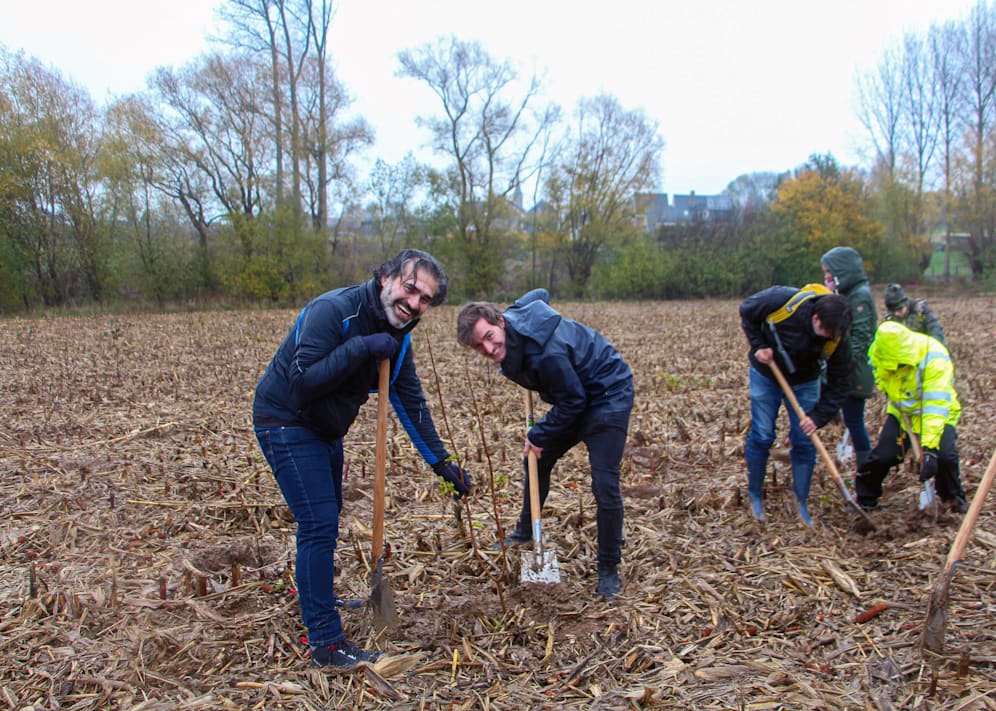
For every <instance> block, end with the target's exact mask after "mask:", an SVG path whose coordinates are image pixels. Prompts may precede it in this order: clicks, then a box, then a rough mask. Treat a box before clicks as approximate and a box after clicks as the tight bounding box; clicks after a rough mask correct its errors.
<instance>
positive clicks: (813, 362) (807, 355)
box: [740, 286, 851, 526]
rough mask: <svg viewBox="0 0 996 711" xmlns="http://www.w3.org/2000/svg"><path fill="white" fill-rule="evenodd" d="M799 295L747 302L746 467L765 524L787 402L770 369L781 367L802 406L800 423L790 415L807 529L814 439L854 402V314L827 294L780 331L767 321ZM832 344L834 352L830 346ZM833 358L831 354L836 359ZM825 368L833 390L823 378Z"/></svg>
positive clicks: (778, 293)
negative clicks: (767, 479) (766, 492)
mask: <svg viewBox="0 0 996 711" xmlns="http://www.w3.org/2000/svg"><path fill="white" fill-rule="evenodd" d="M798 293H799V290H798V289H796V288H794V287H791V286H772V287H769V288H767V289H765V290H763V291H759V292H757V293H756V294H753V295H751V296H748V297H747V298H746V299H744V300H743V302H742V303H741V304H740V325H741V327H742V328H743V331H744V334H745V335H746V336H747V341H748V343H749V344H750V351H749V352H748V356H747V357H748V359H749V361H750V371H749V382H750V430H749V431H748V432H747V440H746V442H745V444H744V459H745V460H746V464H747V494H748V498H749V499H750V504H751V511H752V513H753V514H754V517H755V518H756V519H757V520H758V521H761V522H763V521H764V496H763V488H764V476H765V473H766V470H767V467H768V456H769V454H770V452H771V445H772V444H773V443H774V441H775V425H776V420H777V417H778V410H779V408H780V407H781V405H782V402H783V401H786V397H785V394H784V393H783V392H782V389H781V386H780V385H779V384H778V380H777V379H776V378H775V375H774V373H773V372H772V370H771V368H770V367H769V364H770V363H772V362H773V361H774V362H776V363H777V364H778V368H779V370H781V371H782V374H783V375H784V376H785V379H786V380H787V381H788V384H789V387H791V388H792V392H793V393H794V394H795V398H796V400H798V401H799V406H800V407H801V408H802V410H803V412H805V413H806V416H805V417H804V418H802V419H801V420H800V419H799V417H798V416H797V415H796V413H795V410H794V409H793V408H792V407H787V410H788V415H789V442H790V443H791V450H790V453H789V457H790V460H791V462H792V491H793V493H794V494H795V499H796V504H797V506H798V511H799V517H800V518H801V519H802V521H803V523H805V524H806V525H807V526H812V525H813V521H812V518H811V517H810V515H809V508H808V506H807V500H808V499H809V486H810V483H811V482H812V479H813V468H814V467H815V466H816V446H815V445H814V444H813V441H812V440H811V439H810V436H811V435H812V434H813V433H814V432H816V430H817V429H819V428H820V427H823V426H824V425H825V424H826V423H827V422H829V421H830V419H831V418H832V417H833V416H834V415H835V414H836V412H837V410H839V409H840V404H841V403H842V402H843V401H844V398H845V397H846V396H847V391H848V388H849V378H848V362H849V355H848V352H849V351H848V349H849V346H848V343H847V332H848V329H849V328H850V325H851V307H850V305H849V304H848V302H847V299H846V298H845V297H844V296H841V295H840V294H822V295H819V296H813V297H812V298H810V299H808V300H805V301H802V302H801V303H799V304H798V305H797V306H796V307H795V309H794V310H793V311H792V315H791V316H790V317H789V318H786V319H785V320H783V321H781V322H779V323H778V325H777V327H773V326H772V325H771V324H769V323H768V317H769V316H770V315H772V314H774V313H775V312H776V311H779V310H780V309H782V307H783V306H784V305H785V303H786V302H787V301H788V300H789V299H790V298H792V297H793V296H795V295H796V294H798ZM831 344H832V347H831ZM828 351H832V352H829V354H828ZM823 363H825V364H826V384H825V386H823V387H821V385H820V376H821V372H822V370H823Z"/></svg>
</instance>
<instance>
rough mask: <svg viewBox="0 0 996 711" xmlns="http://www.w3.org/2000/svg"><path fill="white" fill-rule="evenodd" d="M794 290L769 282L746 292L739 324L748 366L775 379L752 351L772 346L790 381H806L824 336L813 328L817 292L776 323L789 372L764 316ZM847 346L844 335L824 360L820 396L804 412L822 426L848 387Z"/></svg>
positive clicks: (812, 375)
mask: <svg viewBox="0 0 996 711" xmlns="http://www.w3.org/2000/svg"><path fill="white" fill-rule="evenodd" d="M797 291H798V289H796V288H795V287H792V286H772V287H769V288H767V289H765V290H763V291H759V292H757V293H756V294H753V295H752V296H748V297H747V298H746V299H744V301H743V302H742V303H741V304H740V325H741V326H742V327H743V330H744V333H745V334H746V335H747V340H748V341H749V342H750V353H749V354H748V358H749V359H750V364H751V366H752V367H753V368H754V369H755V370H757V371H758V372H759V373H761V375H763V376H765V377H766V378H769V379H771V380H775V376H774V373H772V372H771V368H769V367H768V366H766V365H764V364H763V363H760V362H759V361H758V360H757V358H756V357H755V355H754V353H755V351H757V350H760V349H761V348H772V349H774V351H775V358H776V360H777V362H778V367H779V368H780V369H781V371H782V374H783V375H784V376H785V379H786V380H787V381H788V382H789V383H790V384H791V385H797V384H799V383H807V382H810V381H812V380H816V379H817V378H819V377H820V375H821V372H822V366H821V363H820V355H821V354H822V352H823V346H824V345H825V344H826V342H827V339H826V338H822V337H821V336H817V335H816V331H814V330H813V307H814V305H815V303H816V300H817V299H820V298H823V297H820V296H816V297H813V298H812V299H810V300H808V301H806V302H803V303H802V304H801V305H800V306H799V308H798V309H797V310H796V312H795V313H794V314H792V316H790V317H789V318H787V319H785V320H784V321H782V322H781V323H779V324H778V325H777V326H776V328H777V330H778V337H779V339H780V340H781V343H782V346H783V347H784V348H785V350H786V351H787V352H788V355H789V358H791V359H792V364H793V365H794V366H795V372H794V373H789V368H788V366H787V365H786V363H785V360H784V358H783V357H782V354H781V353H779V352H778V345H777V343H776V342H775V339H774V337H773V336H772V334H771V329H770V328H769V326H768V324H767V322H766V320H765V319H767V317H768V315H769V314H771V313H774V312H775V311H777V310H778V309H780V308H781V307H782V306H783V305H784V304H785V302H786V301H788V300H789V299H790V298H791V297H792V295H793V294H795V293H796V292H797ZM849 371H850V346H849V344H848V341H847V336H846V335H845V336H844V337H842V338H841V339H840V343H838V344H837V348H836V349H835V350H834V352H833V354H832V355H831V356H830V358H829V360H828V361H827V364H826V376H827V377H826V384H825V385H824V386H823V387H821V388H820V399H819V401H818V402H817V403H816V407H814V408H813V410H812V412H807V413H806V414H807V415H808V416H809V417H811V418H812V420H813V422H815V423H816V426H817V427H822V426H823V425H825V424H826V423H827V422H829V421H830V418H832V417H833V416H834V414H835V413H836V412H837V410H839V409H840V406H841V403H843V402H844V398H845V397H847V393H848V391H849V390H850V372H849Z"/></svg>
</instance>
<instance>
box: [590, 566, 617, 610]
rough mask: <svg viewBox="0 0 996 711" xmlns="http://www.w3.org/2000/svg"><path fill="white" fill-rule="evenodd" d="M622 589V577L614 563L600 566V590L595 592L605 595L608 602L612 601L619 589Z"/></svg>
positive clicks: (600, 595)
mask: <svg viewBox="0 0 996 711" xmlns="http://www.w3.org/2000/svg"><path fill="white" fill-rule="evenodd" d="M620 590H622V579H621V578H620V577H619V572H618V569H617V567H616V566H614V565H599V566H598V590H597V591H596V592H595V594H596V595H597V596H599V597H604V598H605V601H606V602H612V600H613V599H614V598H615V596H616V595H618V594H619V591H620Z"/></svg>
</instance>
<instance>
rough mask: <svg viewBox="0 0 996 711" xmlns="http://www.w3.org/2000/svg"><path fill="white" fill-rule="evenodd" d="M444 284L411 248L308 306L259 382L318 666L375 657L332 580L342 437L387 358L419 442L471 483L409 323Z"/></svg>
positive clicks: (441, 465) (449, 477)
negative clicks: (342, 608)
mask: <svg viewBox="0 0 996 711" xmlns="http://www.w3.org/2000/svg"><path fill="white" fill-rule="evenodd" d="M446 288H447V280H446V273H445V272H444V271H443V268H442V267H441V266H440V265H439V263H438V262H437V261H436V260H435V259H434V258H433V257H432V256H430V255H428V254H426V253H425V252H420V251H418V250H414V249H406V250H403V251H402V252H400V253H399V254H398V255H396V256H395V257H394V258H393V259H391V260H390V261H388V262H386V263H384V264H382V265H381V266H380V267H378V268H377V269H376V270H375V271H374V273H373V278H372V279H370V280H369V281H367V282H365V283H363V284H359V285H356V286H349V287H344V288H342V289H336V290H334V291H329V292H327V293H325V294H322V295H321V296H319V297H318V298H316V299H314V300H313V301H312V302H311V303H309V304H308V305H307V306H305V307H304V309H303V310H302V311H301V313H300V315H299V316H298V317H297V320H296V321H295V323H294V325H293V326H292V327H291V329H290V332H289V333H288V334H287V337H286V339H284V342H283V344H281V346H280V348H279V349H278V350H277V353H276V355H274V357H273V360H272V361H271V362H270V365H269V367H267V369H266V372H265V373H264V374H263V377H262V379H261V380H260V381H259V383H258V384H257V386H256V397H255V400H254V402H253V425H254V428H255V431H256V437H257V439H258V440H259V446H260V448H261V449H262V451H263V454H264V456H265V457H266V460H267V462H269V464H270V467H271V468H272V469H273V474H274V477H275V478H276V480H277V483H278V484H279V485H280V491H281V493H282V494H283V496H284V499H285V500H286V501H287V505H288V506H289V507H290V509H291V511H292V512H293V514H294V518H295V520H296V521H297V560H296V576H297V590H298V599H299V601H300V605H301V617H302V620H303V622H304V624H305V626H306V627H307V628H308V642H309V644H310V646H311V661H312V663H313V664H314V665H316V666H320V667H334V668H340V669H348V668H352V667H355V666H356V665H357V664H359V663H361V662H371V661H374V660H375V659H376V658H377V657H378V656H379V652H376V651H365V650H362V649H359V648H358V647H356V646H355V645H353V644H352V643H351V642H349V641H348V640H347V639H346V636H345V633H344V632H343V629H342V622H341V620H340V618H339V611H338V609H337V607H336V596H335V594H334V592H333V577H334V572H335V567H334V553H335V548H336V540H337V539H338V536H339V512H340V510H341V508H342V467H343V449H342V438H343V437H344V436H345V435H346V432H347V431H348V430H349V427H350V425H352V423H353V420H354V419H356V415H357V413H358V411H359V409H360V406H361V405H363V403H364V402H366V400H367V398H368V397H369V394H370V392H372V391H375V390H376V389H377V385H378V382H377V380H378V379H377V371H378V364H379V362H380V361H382V360H384V359H390V360H391V362H392V367H391V385H390V390H389V396H390V400H391V404H392V405H393V406H394V410H395V412H396V413H397V414H398V418H399V419H400V421H401V424H402V425H403V426H404V428H405V430H406V431H407V432H408V435H409V437H410V438H411V440H412V444H414V445H415V447H416V449H417V450H418V452H419V454H421V455H422V457H423V458H424V459H425V461H426V463H428V464H429V466H431V467H432V469H433V470H434V471H435V472H436V474H437V475H438V476H439V477H441V478H442V479H443V480H445V481H447V482H449V483H450V484H452V485H453V487H454V488H455V490H456V495H457V496H458V497H459V496H462V495H463V494H466V493H468V492H469V490H470V485H471V482H470V476H469V475H468V474H467V473H466V472H465V471H463V470H462V469H460V468H459V467H458V466H457V465H455V464H453V463H451V462H450V456H449V454H448V453H447V452H446V449H445V448H444V447H443V443H442V441H441V440H440V439H439V435H438V434H437V432H436V428H435V425H434V424H433V421H432V417H431V416H430V414H429V410H428V408H427V407H426V403H425V396H424V394H423V392H422V384H421V382H420V381H419V378H418V375H417V374H416V372H415V362H414V360H413V359H412V352H411V330H412V329H413V328H415V326H416V324H417V323H418V321H419V318H421V316H422V314H424V313H425V312H426V311H427V310H428V309H429V307H430V306H437V305H439V304H441V303H443V301H444V300H445V299H446V290H447V289H446Z"/></svg>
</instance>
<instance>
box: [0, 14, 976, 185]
mask: <svg viewBox="0 0 996 711" xmlns="http://www.w3.org/2000/svg"><path fill="white" fill-rule="evenodd" d="M974 4H975V2H974V0H971V1H970V0H944V2H940V1H939V0H827V1H824V0H818V1H817V0H753V1H747V0H714V1H713V2H695V1H693V0H680V1H674V2H671V1H666V0H665V1H662V0H612V1H608V0H606V1H604V2H593V1H591V0H573V1H566V0H556V1H554V0H502V1H501V2H481V1H480V0H419V1H418V2H414V1H413V0H341V2H338V3H337V8H338V9H337V13H336V17H335V19H334V20H333V26H332V48H333V49H332V52H333V57H334V61H335V66H336V71H337V73H338V76H339V79H340V81H342V83H343V84H344V85H345V86H346V87H347V89H348V90H349V91H350V93H351V94H352V95H353V96H354V97H355V99H356V102H355V104H354V106H353V111H354V112H355V113H357V114H359V115H362V116H364V117H365V118H366V119H367V120H368V121H369V122H370V124H371V125H372V126H373V127H374V129H375V130H376V132H377V145H376V146H375V147H374V149H373V150H372V151H371V152H370V157H371V158H373V157H381V158H384V159H385V160H387V161H389V162H395V161H397V160H399V159H401V158H402V157H403V156H404V155H405V153H407V152H408V151H409V150H412V151H415V152H416V155H418V153H419V152H420V151H424V150H425V148H424V146H425V141H426V135H425V133H424V132H423V131H422V130H421V129H418V128H417V127H416V126H415V121H414V117H415V116H416V115H417V114H420V113H431V112H434V111H436V109H437V105H438V104H437V103H436V100H435V98H434V96H433V95H432V94H431V93H430V92H429V90H428V89H427V88H426V87H424V86H423V85H420V84H418V83H417V82H415V81H414V80H411V79H400V78H397V77H396V76H395V72H396V70H397V68H398V61H397V53H398V51H399V50H401V49H405V48H410V47H415V46H418V45H421V44H424V43H426V42H430V41H432V40H434V39H435V38H437V37H439V36H443V35H449V34H454V35H456V36H458V37H459V38H461V39H465V40H480V41H481V43H482V44H483V45H484V47H485V49H487V50H488V51H489V52H490V53H491V55H492V56H494V57H495V58H497V59H505V58H508V59H511V60H512V61H513V62H515V63H516V64H517V65H518V66H519V67H520V68H521V69H522V71H523V72H525V73H532V72H537V73H541V74H545V76H546V80H547V87H548V89H547V94H548V96H549V97H550V98H551V99H553V100H555V101H557V102H558V103H560V104H561V105H562V106H564V108H565V109H567V110H570V109H571V108H572V107H573V106H574V104H575V102H576V101H577V99H578V98H579V97H587V96H594V95H596V94H598V93H601V92H606V93H609V94H612V95H614V96H616V97H617V98H618V99H619V100H620V102H621V104H622V105H623V106H624V107H625V108H627V109H637V108H639V109H642V110H643V111H644V112H645V113H646V115H647V116H648V117H650V118H651V119H653V120H655V121H657V122H658V125H659V128H660V133H661V136H662V137H663V138H664V140H665V143H666V148H665V151H664V154H663V156H662V166H663V175H662V182H661V186H660V188H661V190H662V191H663V192H668V193H687V192H689V191H691V190H695V191H696V192H697V193H699V194H711V193H717V192H720V191H721V190H723V188H724V187H726V185H727V184H728V183H729V182H730V181H731V180H733V179H734V178H736V177H737V176H739V175H741V174H743V173H751V172H759V171H778V172H780V171H784V170H791V169H793V168H795V167H798V166H799V165H801V164H802V163H804V162H805V161H806V160H807V159H808V157H809V156H810V155H812V154H814V153H832V154H833V155H834V156H835V157H836V158H837V159H838V160H839V161H840V162H841V163H843V164H845V165H856V164H864V159H863V147H864V146H865V145H866V144H867V136H866V133H865V132H864V129H863V128H862V126H861V125H860V123H859V122H858V119H857V111H856V109H857V99H856V89H855V88H856V77H857V76H858V75H859V73H864V72H867V71H869V70H871V69H874V67H875V65H876V64H877V63H878V62H879V61H880V60H881V58H882V56H883V54H884V52H885V51H886V49H889V48H892V47H895V46H897V45H898V43H899V42H900V41H901V40H902V37H903V35H904V34H905V33H907V32H915V33H917V34H921V35H923V34H925V33H926V31H927V29H928V28H929V26H930V25H931V23H935V22H936V23H939V22H942V21H944V20H948V19H963V18H964V17H965V16H966V15H967V12H968V10H969V8H970V7H972V6H973V5H974ZM217 5H218V2H217V1H216V0H165V1H162V2H160V1H159V0H0V43H2V44H4V45H6V46H7V48H8V49H13V50H19V49H23V50H24V51H25V52H26V53H27V54H29V55H32V56H34V57H36V58H38V59H40V60H41V61H43V62H45V63H46V64H48V65H50V66H52V67H55V68H56V69H58V70H59V71H61V72H62V73H63V75H64V76H66V77H67V78H69V79H72V80H74V81H76V82H78V83H80V84H82V85H84V86H86V87H88V88H89V89H90V91H91V93H92V94H93V96H94V98H95V99H97V100H98V101H100V102H103V101H105V100H107V99H108V98H109V97H110V96H113V95H121V94H127V93H130V92H132V91H138V90H140V89H142V88H143V87H144V86H145V78H146V76H147V75H148V74H149V72H150V71H151V70H152V69H153V68H154V67H157V66H161V65H170V66H180V65H182V64H184V63H186V62H187V61H189V60H190V59H192V58H193V57H195V56H197V54H199V53H200V52H203V51H205V50H206V49H207V42H206V37H207V36H208V35H210V34H211V33H212V32H214V28H215V16H214V8H215V7H216V6H217Z"/></svg>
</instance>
